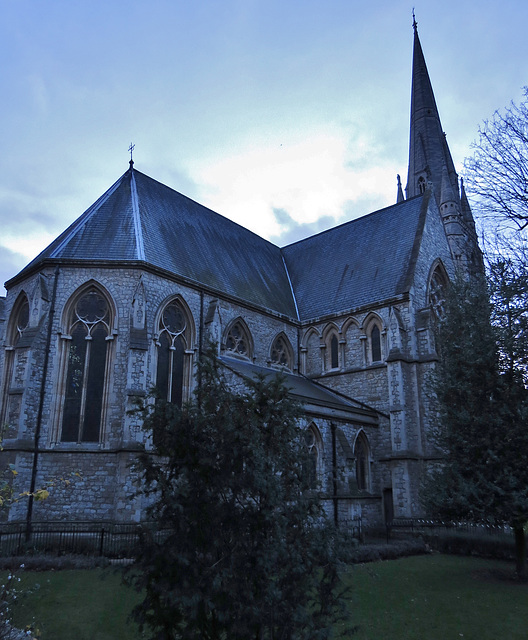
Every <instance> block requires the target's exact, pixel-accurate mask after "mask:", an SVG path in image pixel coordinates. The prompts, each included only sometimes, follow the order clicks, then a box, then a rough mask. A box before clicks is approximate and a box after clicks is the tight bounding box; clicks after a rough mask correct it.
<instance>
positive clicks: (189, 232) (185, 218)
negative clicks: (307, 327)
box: [7, 168, 426, 320]
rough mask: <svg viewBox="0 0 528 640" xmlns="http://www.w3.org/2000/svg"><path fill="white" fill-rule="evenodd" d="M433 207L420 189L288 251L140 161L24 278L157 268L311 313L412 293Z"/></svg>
mask: <svg viewBox="0 0 528 640" xmlns="http://www.w3.org/2000/svg"><path fill="white" fill-rule="evenodd" d="M425 210H426V196H418V197H416V198H413V199H410V200H406V201H404V202H400V203H398V204H396V205H394V206H392V207H388V208H386V209H382V210H380V211H377V212H375V213H372V214H370V215H367V216H364V217H362V218H358V219H356V220H352V221H351V222H348V223H345V224H343V225H340V226H338V227H335V228H333V229H330V230H328V231H324V232H323V233H320V234H318V235H315V236H312V237H310V238H307V239H305V240H301V241H300V242H296V243H294V244H291V245H289V246H286V247H284V248H283V249H279V247H277V246H275V245H273V244H271V243H270V242H268V241H267V240H264V239H263V238H261V237H259V236H257V235H256V234H254V233H252V232H251V231H249V230H248V229H245V228H244V227H242V226H240V225H238V224H236V223H235V222H232V221H231V220H228V219H227V218H224V217H223V216H221V215H219V214H217V213H215V212H214V211H211V210H210V209H208V208H207V207H204V206H203V205H200V204H198V203H197V202H195V201H193V200H191V199H190V198H187V197H186V196H184V195H182V194H181V193H178V192H177V191H174V190H173V189H171V188H169V187H167V186H165V185H164V184H162V183H160V182H157V181H156V180H153V179H152V178H150V177H148V176H146V175H145V174H143V173H141V172H139V171H137V170H136V169H133V168H131V169H129V170H128V171H127V172H126V173H124V174H123V175H122V176H121V177H120V178H119V180H118V181H117V182H116V183H115V184H114V185H113V186H112V187H110V189H108V191H107V192H106V193H105V194H104V195H103V196H101V197H100V198H99V200H97V202H95V203H94V204H93V205H92V206H91V207H90V208H89V209H88V210H87V211H85V212H84V213H83V214H82V215H81V216H80V217H79V218H78V219H77V220H76V221H75V222H74V223H73V224H72V225H71V226H70V227H69V228H68V229H66V231H64V233H62V234H61V235H60V236H59V237H58V238H57V239H56V240H55V241H54V242H52V243H51V244H50V245H49V246H48V247H47V248H46V249H45V250H44V251H43V252H42V253H41V254H40V255H39V256H37V257H36V258H35V259H34V260H33V261H32V262H31V263H30V264H29V265H28V266H27V267H25V269H23V270H22V271H21V272H20V273H19V274H18V275H17V276H16V280H19V279H21V277H23V276H24V275H27V274H28V273H29V272H30V271H32V270H34V269H36V268H38V267H39V266H40V264H41V263H42V262H43V261H52V262H57V261H59V262H67V263H74V264H78V263H82V262H85V261H86V262H93V261H98V262H104V263H107V264H108V263H109V264H112V263H120V264H123V263H125V264H126V263H137V264H142V265H152V266H153V267H156V268H159V269H162V270H163V271H165V272H169V273H171V274H174V275H176V276H179V277H181V278H184V279H185V280H186V281H189V282H190V283H195V284H197V285H203V286H205V287H206V288H208V289H209V290H211V289H212V290H213V291H216V292H218V293H220V294H221V293H223V294H226V295H228V296H233V297H235V298H238V299H240V300H244V301H247V302H249V303H253V304H256V305H258V306H259V307H263V308H265V309H269V310H272V311H274V312H278V313H280V314H283V315H285V316H287V317H289V318H292V319H301V320H310V319H313V318H318V317H321V316H325V315H335V314H338V313H340V312H346V311H348V310H352V309H357V308H360V307H362V306H364V305H368V304H372V303H376V302H382V301H384V300H387V299H390V298H392V297H394V296H397V295H399V294H401V293H404V292H405V291H407V290H408V288H409V282H410V280H409V274H410V273H411V271H412V267H413V259H412V257H413V255H415V253H416V247H417V242H418V240H419V237H420V233H421V229H422V227H423V223H424V219H425ZM413 249H414V254H413ZM14 280H15V279H13V280H12V281H11V282H13V281H14ZM7 284H8V285H9V284H10V283H7Z"/></svg>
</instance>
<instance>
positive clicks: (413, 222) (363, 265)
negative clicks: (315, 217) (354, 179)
mask: <svg viewBox="0 0 528 640" xmlns="http://www.w3.org/2000/svg"><path fill="white" fill-rule="evenodd" d="M426 209H427V200H426V196H418V197H416V198H412V199H410V200H405V201H404V202H400V203H398V204H395V205H393V206H392V207H387V208H386V209H381V210H380V211H376V212H375V213H371V214H370V215H367V216H364V217H362V218H357V219H356V220H352V221H350V222H347V223H345V224H342V225H340V226H338V227H334V228H333V229H329V230H328V231H323V232H322V233H319V234H317V235H315V236H311V237H310V238H306V239H305V240H301V241H299V242H296V243H294V244H291V245H289V246H287V247H284V248H283V250H282V252H283V255H284V258H285V261H286V266H287V268H288V272H289V275H290V279H291V282H292V286H293V290H294V291H295V298H296V301H297V306H298V309H299V315H300V317H301V319H313V318H318V317H320V316H325V315H330V314H334V315H335V314H337V313H339V312H340V311H347V310H350V309H354V308H358V307H362V306H364V305H369V304H373V303H376V302H382V301H383V300H388V299H390V298H393V297H395V296H398V295H400V294H402V293H405V292H406V291H408V290H409V285H410V279H409V277H410V274H411V272H412V269H413V267H414V259H415V255H416V250H417V244H418V242H419V240H420V237H421V232H422V229H423V224H424V221H425V215H426Z"/></svg>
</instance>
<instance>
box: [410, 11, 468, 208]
mask: <svg viewBox="0 0 528 640" xmlns="http://www.w3.org/2000/svg"><path fill="white" fill-rule="evenodd" d="M413 26H414V49H413V67H412V89H411V127H410V140H409V171H408V176H407V187H406V191H407V197H408V198H411V197H413V196H415V195H418V193H419V189H418V184H417V178H418V176H419V174H420V173H424V172H426V173H427V179H428V180H431V181H432V182H433V184H434V187H435V196H436V199H437V204H438V205H440V202H439V201H438V199H439V197H440V193H441V187H442V174H443V170H444V169H446V170H447V175H448V177H449V181H450V183H451V188H452V189H453V192H454V193H455V194H456V197H457V198H458V178H457V173H456V170H455V165H454V163H453V158H452V157H451V152H450V150H449V147H448V144H447V141H446V138H445V134H444V132H443V130H442V123H441V122H440V115H439V113H438V108H437V106H436V100H435V97H434V93H433V87H432V84H431V80H430V78H429V72H428V71H427V65H426V63H425V57H424V54H423V50H422V45H421V44H420V38H419V37H418V29H417V25H416V22H415V23H414V25H413Z"/></svg>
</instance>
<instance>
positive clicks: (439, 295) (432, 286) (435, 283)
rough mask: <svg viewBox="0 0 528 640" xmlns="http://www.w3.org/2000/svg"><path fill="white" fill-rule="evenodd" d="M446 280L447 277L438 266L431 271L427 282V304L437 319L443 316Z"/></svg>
mask: <svg viewBox="0 0 528 640" xmlns="http://www.w3.org/2000/svg"><path fill="white" fill-rule="evenodd" d="M447 284H448V279H447V275H446V273H445V271H444V269H443V268H442V266H441V265H440V264H439V265H438V266H437V267H436V269H435V270H434V271H433V275H432V276H431V280H430V281H429V304H430V305H431V309H432V310H433V313H434V314H435V316H436V317H437V318H439V319H441V318H443V317H444V315H445V297H446V289H447Z"/></svg>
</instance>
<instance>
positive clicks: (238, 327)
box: [225, 320, 251, 358]
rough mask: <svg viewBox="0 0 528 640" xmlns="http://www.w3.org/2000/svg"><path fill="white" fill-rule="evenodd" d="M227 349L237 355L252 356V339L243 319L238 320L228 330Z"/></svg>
mask: <svg viewBox="0 0 528 640" xmlns="http://www.w3.org/2000/svg"><path fill="white" fill-rule="evenodd" d="M225 349H226V351H227V352H228V353H230V354H234V355H237V356H244V357H246V358H249V357H251V339H250V336H249V332H248V330H247V329H246V327H245V326H244V324H243V323H242V321H241V320H237V321H236V322H235V323H233V325H231V328H230V329H229V331H228V332H227V336H226V340H225Z"/></svg>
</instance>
